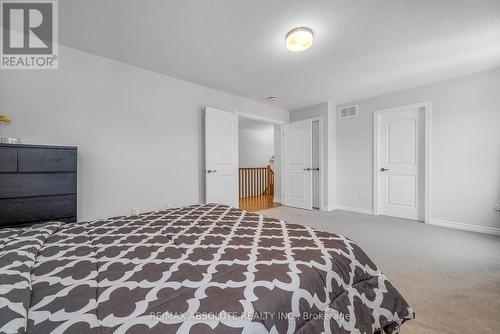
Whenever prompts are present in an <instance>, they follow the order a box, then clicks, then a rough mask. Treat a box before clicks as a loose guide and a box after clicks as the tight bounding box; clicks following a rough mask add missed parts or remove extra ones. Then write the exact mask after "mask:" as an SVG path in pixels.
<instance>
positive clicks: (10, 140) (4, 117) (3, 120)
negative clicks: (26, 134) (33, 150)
mask: <svg viewBox="0 0 500 334" xmlns="http://www.w3.org/2000/svg"><path fill="white" fill-rule="evenodd" d="M10 122H12V120H11V119H10V118H9V117H8V116H7V115H0V123H10ZM0 143H1V144H20V143H21V139H19V138H12V137H1V138H0Z"/></svg>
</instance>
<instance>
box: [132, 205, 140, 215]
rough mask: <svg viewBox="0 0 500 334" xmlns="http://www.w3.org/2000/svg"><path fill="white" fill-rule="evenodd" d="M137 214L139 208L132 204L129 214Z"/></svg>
mask: <svg viewBox="0 0 500 334" xmlns="http://www.w3.org/2000/svg"><path fill="white" fill-rule="evenodd" d="M138 214H139V208H138V207H136V206H134V207H133V208H131V209H130V215H131V216H137V215H138Z"/></svg>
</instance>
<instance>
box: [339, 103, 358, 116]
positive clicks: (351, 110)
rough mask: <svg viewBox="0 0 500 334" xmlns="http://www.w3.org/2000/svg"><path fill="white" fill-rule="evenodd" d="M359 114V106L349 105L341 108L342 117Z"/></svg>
mask: <svg viewBox="0 0 500 334" xmlns="http://www.w3.org/2000/svg"><path fill="white" fill-rule="evenodd" d="M356 116H358V106H357V105H354V106H347V107H342V108H340V119H343V118H351V117H356Z"/></svg>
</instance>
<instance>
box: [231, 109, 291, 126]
mask: <svg viewBox="0 0 500 334" xmlns="http://www.w3.org/2000/svg"><path fill="white" fill-rule="evenodd" d="M234 113H235V114H236V115H237V116H238V117H243V118H248V119H253V120H256V121H262V122H266V123H273V124H278V125H283V124H285V121H282V120H279V119H274V118H269V117H265V116H259V115H254V114H250V113H246V112H241V111H234Z"/></svg>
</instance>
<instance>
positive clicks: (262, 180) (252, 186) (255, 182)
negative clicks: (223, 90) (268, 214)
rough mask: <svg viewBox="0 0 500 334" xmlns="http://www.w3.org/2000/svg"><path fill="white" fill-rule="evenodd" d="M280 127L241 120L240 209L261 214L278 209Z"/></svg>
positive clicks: (239, 140)
mask: <svg viewBox="0 0 500 334" xmlns="http://www.w3.org/2000/svg"><path fill="white" fill-rule="evenodd" d="M280 151H281V125H278V124H274V123H271V122H268V121H265V120H261V119H254V118H249V117H245V116H242V115H239V117H238V193H239V207H240V209H242V210H247V211H259V210H264V209H268V208H273V207H277V206H279V205H280V204H279V200H280V199H279V197H280V196H278V194H279V193H280V188H281V187H280V184H281V182H280V181H281V155H280Z"/></svg>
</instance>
